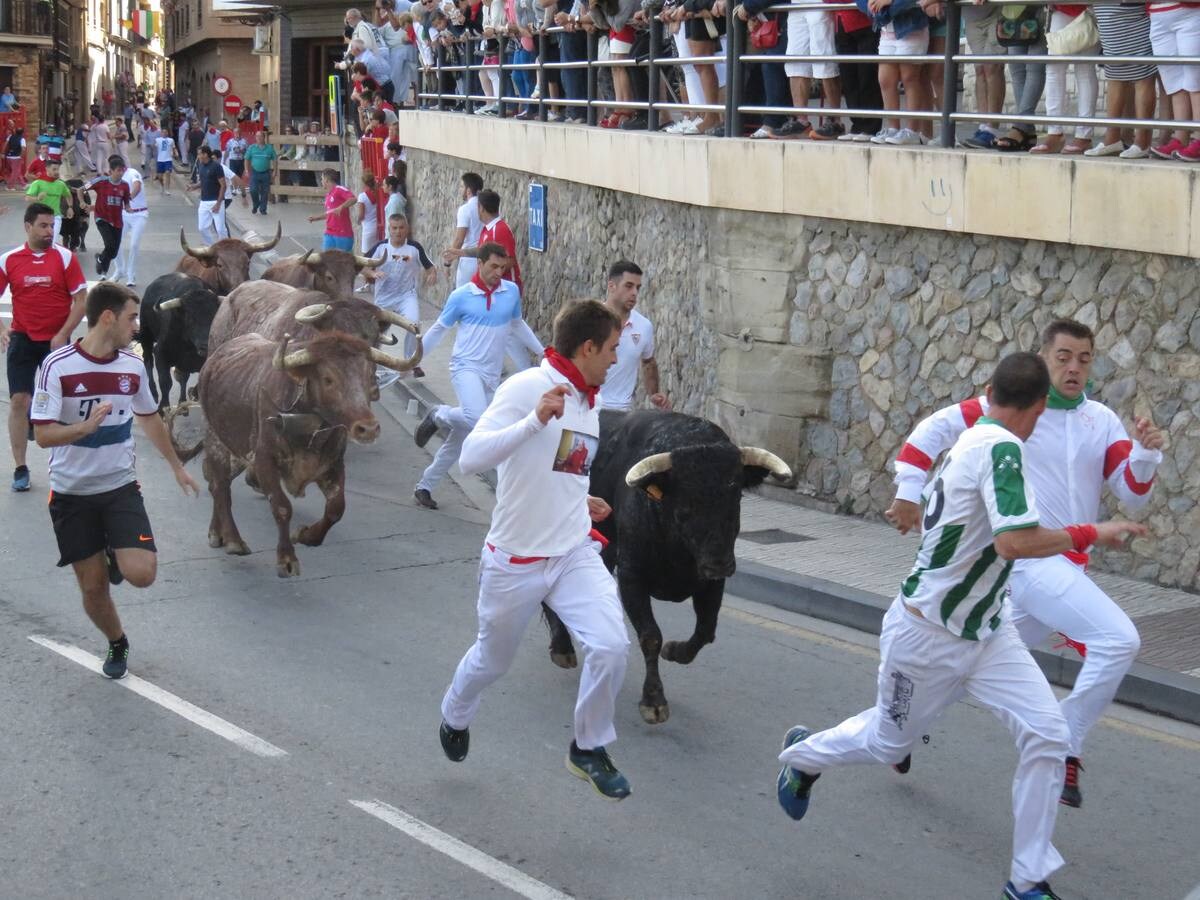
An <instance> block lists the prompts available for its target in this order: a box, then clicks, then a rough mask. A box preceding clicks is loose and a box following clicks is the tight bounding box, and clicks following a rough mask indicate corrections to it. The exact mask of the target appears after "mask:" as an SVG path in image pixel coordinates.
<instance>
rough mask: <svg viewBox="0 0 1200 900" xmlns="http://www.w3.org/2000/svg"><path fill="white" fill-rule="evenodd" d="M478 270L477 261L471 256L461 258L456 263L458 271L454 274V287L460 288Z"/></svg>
mask: <svg viewBox="0 0 1200 900" xmlns="http://www.w3.org/2000/svg"><path fill="white" fill-rule="evenodd" d="M478 269H479V260H477V259H476V258H475V257H473V256H464V257H461V258H460V259H459V261H458V269H457V271H455V273H454V286H455V287H456V288H460V287H462V286H463V285H464V284H466V283H467V282H468V281H470V280H471V278H472V277H473V276H474V275H475V272H476V271H478Z"/></svg>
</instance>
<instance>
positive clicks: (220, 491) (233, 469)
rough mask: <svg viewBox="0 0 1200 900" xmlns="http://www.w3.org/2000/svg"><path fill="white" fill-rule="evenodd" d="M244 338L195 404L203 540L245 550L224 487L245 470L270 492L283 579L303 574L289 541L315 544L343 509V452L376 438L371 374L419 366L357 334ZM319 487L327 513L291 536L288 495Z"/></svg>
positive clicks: (214, 369) (208, 374) (218, 358)
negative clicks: (204, 506)
mask: <svg viewBox="0 0 1200 900" xmlns="http://www.w3.org/2000/svg"><path fill="white" fill-rule="evenodd" d="M290 341H291V338H290V336H288V335H284V336H283V337H282V338H281V339H279V340H271V339H269V338H266V337H263V336H262V335H259V334H243V335H240V336H238V337H235V338H233V339H232V340H230V341H228V342H226V343H225V344H223V345H222V346H221V347H220V348H218V349H215V350H214V351H213V352H212V354H211V355H210V356H209V358H208V360H207V362H206V363H205V365H204V369H203V370H202V371H201V373H200V405H201V407H202V408H203V410H204V416H205V420H206V422H207V432H206V434H205V437H204V440H203V442H202V443H201V444H200V446H199V447H196V448H192V449H191V451H190V452H189V453H188V454H187V455H188V456H194V455H195V454H196V452H198V451H199V449H200V448H203V450H204V475H205V478H207V479H208V489H209V492H210V493H211V494H212V498H213V513H212V521H211V523H210V525H209V529H208V542H209V545H210V546H212V547H224V548H225V552H226V553H230V554H234V555H239V556H240V555H244V554H247V553H249V552H250V550H249V548H248V547H247V546H246V542H245V541H244V540H242V536H241V535H240V534H239V533H238V529H237V524H236V523H235V522H234V520H233V508H232V503H231V490H230V485H231V482H232V481H233V479H234V478H236V477H237V475H238V474H240V473H241V472H242V470H244V469H250V472H251V473H252V474H253V476H254V481H255V483H256V484H257V485H258V486H259V488H260V489H261V490H262V491H263V493H265V494H266V495H267V499H268V501H269V502H270V504H271V511H272V513H273V514H274V516H275V522H276V525H277V526H278V528H279V540H278V544H277V547H276V563H277V571H278V574H279V577H280V578H286V577H288V576H290V575H299V574H300V562H299V560H298V559H297V558H296V548H295V544H294V543H293V542H297V543H301V544H305V545H308V546H311V547H316V546H320V544H321V543H322V542H323V541H324V540H325V535H326V534H327V533H328V531H329V529H330V528H331V527H333V525H334V524H335V523H336V522H338V521H339V520H340V519H341V518H342V515H343V513H344V512H345V509H346V496H345V481H346V468H345V455H346V445H347V443H348V442H349V441H354V442H355V443H357V444H369V443H371V442H373V441H374V440H375V439H376V438H377V437H378V436H379V422H378V420H377V419H376V418H375V414H374V413H373V412H372V411H371V402H372V401H374V400H378V399H379V388H378V387H377V386H376V384H375V367H376V366H377V365H380V366H386V367H387V368H389V369H394V370H396V371H398V372H405V371H408V370H409V369H411V368H413V366H415V365H416V364H417V363H418V362H419V361H420V354H421V351H420V348H419V346H418V350H417V352H416V354H414V356H413V357H411V358H409V359H398V358H396V357H393V356H389V355H388V354H386V353H384V352H383V351H381V350H379V349H378V348H376V347H374V346H372V345H371V344H370V343H368V342H367V341H365V340H363V339H362V338H360V337H356V336H353V335H348V334H344V333H341V332H330V333H325V334H317V335H315V336H313V337H312V338H310V339H309V340H307V341H304V342H300V343H298V344H296V345H290ZM310 484H315V485H316V486H317V487H318V488H319V489H320V491H321V493H322V494H324V496H325V512H324V515H323V516H322V517H321V518H320V519H319V520H317V521H316V522H313V523H311V524H309V525H305V526H304V527H303V528H300V529H299V530H298V531H296V532H295V534H292V532H291V531H290V526H291V520H292V504H291V501H290V500H289V499H288V494H291V495H292V496H293V497H302V496H304V492H305V489H306V488H307V487H308V486H309V485H310Z"/></svg>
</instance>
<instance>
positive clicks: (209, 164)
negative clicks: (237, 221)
mask: <svg viewBox="0 0 1200 900" xmlns="http://www.w3.org/2000/svg"><path fill="white" fill-rule="evenodd" d="M213 155H214V154H213V151H212V148H211V147H209V146H208V145H207V144H206V145H204V146H202V147H201V148H200V150H199V156H198V157H197V163H196V182H195V184H189V185H188V188H187V189H188V190H189V191H199V192H200V202H199V203H197V204H196V228H197V229H199V231H200V236H201V237H202V238H204V242H205V243H206V244H215V243H216V242H217V241H219V240H221V238H223V237H225V235H226V234H228V231H227V230H226V228H225V190H226V186H227V185H226V181H227V179H226V177H225V169H224V167H223V166H222V165H221V163H220V162H219V161H218V160H216V159H214V158H213Z"/></svg>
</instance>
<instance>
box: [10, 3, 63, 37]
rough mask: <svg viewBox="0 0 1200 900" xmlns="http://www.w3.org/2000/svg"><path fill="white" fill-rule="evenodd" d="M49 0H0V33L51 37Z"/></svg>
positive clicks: (51, 23) (51, 21)
mask: <svg viewBox="0 0 1200 900" xmlns="http://www.w3.org/2000/svg"><path fill="white" fill-rule="evenodd" d="M51 7H52V4H51V2H50V0H0V34H19V35H25V36H29V37H52V36H53V30H54V28H53V22H54V16H53V11H52V8H51Z"/></svg>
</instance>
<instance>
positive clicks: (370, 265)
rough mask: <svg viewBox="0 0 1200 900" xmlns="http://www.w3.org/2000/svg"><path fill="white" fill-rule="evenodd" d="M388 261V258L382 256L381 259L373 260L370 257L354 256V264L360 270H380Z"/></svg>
mask: <svg viewBox="0 0 1200 900" xmlns="http://www.w3.org/2000/svg"><path fill="white" fill-rule="evenodd" d="M386 261H387V257H386V256H381V257H379V259H371V257H369V256H359V255H358V254H357V253H355V254H354V264H355V265H356V266H358V267H359V268H360V269H378V268H379V267H380V266H382V265H383V264H384V263H385V262H386Z"/></svg>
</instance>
